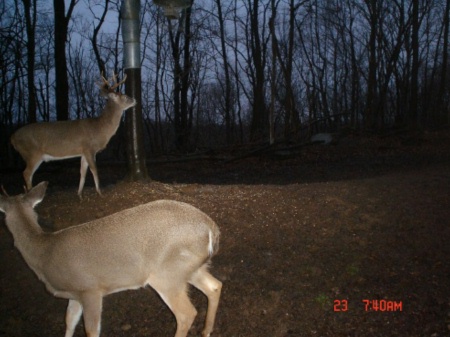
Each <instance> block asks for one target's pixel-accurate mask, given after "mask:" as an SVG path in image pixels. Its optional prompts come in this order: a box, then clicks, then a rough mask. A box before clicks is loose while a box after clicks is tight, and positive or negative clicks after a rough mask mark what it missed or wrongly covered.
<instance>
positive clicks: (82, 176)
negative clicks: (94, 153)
mask: <svg viewBox="0 0 450 337" xmlns="http://www.w3.org/2000/svg"><path fill="white" fill-rule="evenodd" d="M87 168H88V162H87V160H86V158H85V156H81V166H80V185H79V186H78V196H79V197H80V199H81V198H82V196H81V193H82V192H83V187H84V182H85V181H86V172H87Z"/></svg>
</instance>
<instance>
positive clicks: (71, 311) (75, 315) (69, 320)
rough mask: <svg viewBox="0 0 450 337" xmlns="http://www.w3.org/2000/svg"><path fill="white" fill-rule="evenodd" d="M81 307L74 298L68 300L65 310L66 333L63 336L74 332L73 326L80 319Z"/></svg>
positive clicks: (68, 336)
mask: <svg viewBox="0 0 450 337" xmlns="http://www.w3.org/2000/svg"><path fill="white" fill-rule="evenodd" d="M82 312H83V307H82V306H81V303H80V302H78V301H76V300H69V305H68V306H67V311H66V334H65V335H64V337H72V336H73V333H74V332H75V327H76V326H77V324H78V322H79V321H80V317H81V313H82Z"/></svg>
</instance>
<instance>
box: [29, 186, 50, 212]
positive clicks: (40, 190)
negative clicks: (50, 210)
mask: <svg viewBox="0 0 450 337" xmlns="http://www.w3.org/2000/svg"><path fill="white" fill-rule="evenodd" d="M47 186H48V181H43V182H41V183H39V184H37V185H36V186H35V187H33V188H32V189H31V190H30V192H28V193H27V194H26V195H25V199H26V200H27V201H28V202H29V203H30V204H31V206H32V207H33V208H34V207H35V206H36V205H37V204H39V203H40V202H41V201H42V200H43V199H44V196H45V191H46V190H47Z"/></svg>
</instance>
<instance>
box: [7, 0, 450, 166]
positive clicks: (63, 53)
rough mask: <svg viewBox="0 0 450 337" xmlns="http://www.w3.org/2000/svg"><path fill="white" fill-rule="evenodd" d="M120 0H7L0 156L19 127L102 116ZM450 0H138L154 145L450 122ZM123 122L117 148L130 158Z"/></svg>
mask: <svg viewBox="0 0 450 337" xmlns="http://www.w3.org/2000/svg"><path fill="white" fill-rule="evenodd" d="M120 6H121V1H119V0H96V1H88V0H70V1H69V0H66V1H64V0H54V1H53V2H45V1H37V0H5V1H2V2H1V3H0V22H1V23H0V166H2V167H10V166H14V165H16V163H17V156H18V154H17V153H15V151H14V150H13V149H12V148H11V146H10V145H9V137H10V135H11V134H12V133H13V132H14V131H15V130H16V129H17V128H18V127H20V126H22V125H24V124H27V123H30V122H36V121H54V120H65V119H79V118H86V117H93V116H97V115H98V114H99V112H100V111H101V109H102V107H103V105H104V101H103V99H102V98H101V97H100V95H99V90H98V88H97V87H96V86H95V82H96V81H98V79H99V78H100V74H101V72H102V71H103V72H105V71H107V74H108V76H110V73H111V71H113V70H114V71H116V72H119V73H120V72H121V71H122V36H121V26H120ZM449 12H450V0H303V1H299V0H295V1H294V0H265V1H262V0H260V1H259V0H214V1H213V0H211V1H206V0H195V1H193V4H192V7H190V8H189V9H187V10H184V11H183V12H181V15H180V18H179V19H178V20H172V21H168V20H167V19H166V18H165V17H164V15H163V14H162V11H161V9H160V8H159V7H157V6H155V5H154V4H153V3H152V1H150V0H142V1H141V17H142V18H141V51H142V55H141V63H142V111H143V115H144V121H143V122H144V132H145V135H144V137H145V144H146V152H147V157H150V156H156V155H160V154H167V153H174V152H177V153H186V152H192V151H196V150H199V149H203V148H219V147H224V146H232V145H243V144H248V143H249V142H252V143H254V142H267V143H273V142H302V141H305V140H306V139H308V138H309V136H310V135H312V134H315V133H317V132H338V133H339V132H345V130H353V131H360V132H384V131H386V130H392V129H393V128H400V129H412V130H421V129H430V128H439V127H443V126H448V124H449V121H450V103H449V102H450V72H449V67H448V65H449V61H448V51H449V46H448V43H449V18H450V15H449ZM122 129H123V127H121V128H120V129H119V132H118V135H117V136H116V137H115V140H114V141H113V143H112V144H110V145H111V146H110V147H109V148H108V152H109V155H110V156H112V158H114V159H116V160H121V159H123V156H124V154H123V152H124V149H125V147H124V146H123V145H122V144H123V142H124V141H125V140H124V139H123V138H124V135H123V130H122Z"/></svg>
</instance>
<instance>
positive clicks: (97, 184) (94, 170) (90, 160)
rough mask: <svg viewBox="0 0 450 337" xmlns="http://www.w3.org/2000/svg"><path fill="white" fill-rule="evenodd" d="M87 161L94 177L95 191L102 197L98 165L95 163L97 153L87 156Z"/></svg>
mask: <svg viewBox="0 0 450 337" xmlns="http://www.w3.org/2000/svg"><path fill="white" fill-rule="evenodd" d="M86 160H87V162H88V164H89V169H90V170H91V173H92V176H93V177H94V183H95V189H96V191H97V193H98V194H99V195H102V192H101V191H100V181H99V179H98V172H97V164H96V162H95V153H94V154H91V153H89V154H88V155H86Z"/></svg>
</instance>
